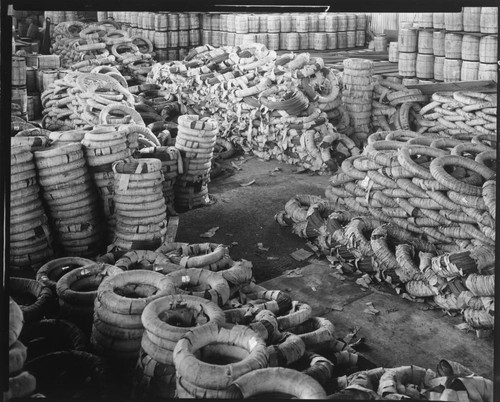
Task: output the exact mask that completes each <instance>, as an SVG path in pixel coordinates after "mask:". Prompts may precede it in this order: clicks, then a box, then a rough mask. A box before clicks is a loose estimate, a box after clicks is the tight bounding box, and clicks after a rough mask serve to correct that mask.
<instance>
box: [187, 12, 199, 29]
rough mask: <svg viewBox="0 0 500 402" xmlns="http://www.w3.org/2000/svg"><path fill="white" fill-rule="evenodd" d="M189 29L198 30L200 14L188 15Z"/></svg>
mask: <svg viewBox="0 0 500 402" xmlns="http://www.w3.org/2000/svg"><path fill="white" fill-rule="evenodd" d="M188 20H189V29H198V28H199V27H200V14H198V13H188Z"/></svg>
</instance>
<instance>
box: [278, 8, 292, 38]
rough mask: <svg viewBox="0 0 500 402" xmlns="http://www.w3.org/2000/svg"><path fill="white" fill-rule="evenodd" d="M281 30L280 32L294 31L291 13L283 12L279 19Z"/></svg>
mask: <svg viewBox="0 0 500 402" xmlns="http://www.w3.org/2000/svg"><path fill="white" fill-rule="evenodd" d="M279 30H280V32H283V33H286V32H292V19H291V18H290V14H288V13H286V14H282V15H281V16H280V20H279Z"/></svg>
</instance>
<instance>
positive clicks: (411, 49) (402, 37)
mask: <svg viewBox="0 0 500 402" xmlns="http://www.w3.org/2000/svg"><path fill="white" fill-rule="evenodd" d="M417 33H418V31H417V30H416V29H411V28H402V29H400V30H399V35H398V48H399V51H400V52H407V53H415V52H416V51H417V41H418V35H417Z"/></svg>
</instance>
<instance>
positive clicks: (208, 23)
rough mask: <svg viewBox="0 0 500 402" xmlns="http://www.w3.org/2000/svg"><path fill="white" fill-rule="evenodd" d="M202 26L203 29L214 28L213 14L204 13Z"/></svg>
mask: <svg viewBox="0 0 500 402" xmlns="http://www.w3.org/2000/svg"><path fill="white" fill-rule="evenodd" d="M201 28H202V29H203V31H210V30H211V29H212V15H211V14H209V13H205V14H202V18H201Z"/></svg>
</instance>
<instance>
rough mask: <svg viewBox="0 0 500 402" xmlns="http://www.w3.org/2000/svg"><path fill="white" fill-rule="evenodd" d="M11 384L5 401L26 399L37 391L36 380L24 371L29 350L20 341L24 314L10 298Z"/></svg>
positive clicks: (6, 392)
mask: <svg viewBox="0 0 500 402" xmlns="http://www.w3.org/2000/svg"><path fill="white" fill-rule="evenodd" d="M8 322H9V324H8V333H9V344H8V345H9V346H8V347H9V351H8V353H9V364H8V373H9V384H8V388H7V390H5V391H4V394H3V396H4V400H5V401H8V400H10V399H17V398H25V397H29V396H30V395H32V394H33V393H34V392H35V390H36V378H35V377H34V376H33V375H32V374H31V373H29V372H28V371H26V370H25V369H24V363H25V362H26V358H27V348H26V346H25V345H24V344H23V343H22V342H21V341H20V340H19V336H20V334H21V331H22V329H23V326H24V317H23V312H22V310H21V308H20V307H19V305H18V304H17V303H16V302H15V301H14V300H13V299H12V298H9V321H8Z"/></svg>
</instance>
